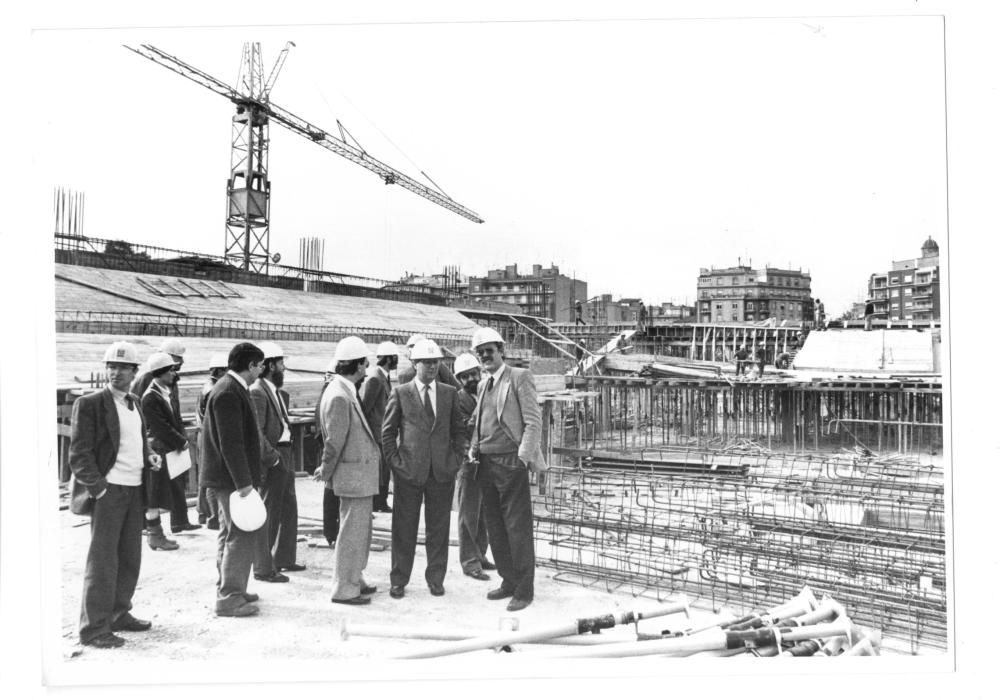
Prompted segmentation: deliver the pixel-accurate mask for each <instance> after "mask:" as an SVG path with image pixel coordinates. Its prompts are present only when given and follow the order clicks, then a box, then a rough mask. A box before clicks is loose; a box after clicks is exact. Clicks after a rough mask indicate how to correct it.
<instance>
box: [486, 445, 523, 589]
mask: <svg viewBox="0 0 1000 700" xmlns="http://www.w3.org/2000/svg"><path fill="white" fill-rule="evenodd" d="M479 487H480V489H481V490H482V492H483V505H484V506H485V507H486V529H487V532H488V533H489V538H490V548H491V549H492V550H493V560H494V562H495V563H496V565H497V573H499V574H500V578H501V579H502V580H503V583H502V584H501V586H502V587H503V588H504V589H505V590H507V591H510V592H512V593H513V594H514V597H515V598H519V599H521V600H532V599H534V597H535V540H534V534H533V532H532V522H531V517H532V516H531V489H530V488H529V486H528V470H527V469H526V468H525V467H524V466H523V465H521V464H520V462H519V461H518V459H517V453H515V452H510V453H506V454H481V455H479Z"/></svg>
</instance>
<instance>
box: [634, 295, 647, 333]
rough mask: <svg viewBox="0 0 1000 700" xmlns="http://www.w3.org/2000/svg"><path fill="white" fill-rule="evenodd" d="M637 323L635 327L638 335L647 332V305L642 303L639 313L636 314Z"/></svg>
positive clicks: (640, 303)
mask: <svg viewBox="0 0 1000 700" xmlns="http://www.w3.org/2000/svg"><path fill="white" fill-rule="evenodd" d="M636 319H637V323H636V325H635V330H636V333H644V332H645V331H646V305H645V304H643V303H642V302H641V301H640V302H639V311H638V313H637V314H636Z"/></svg>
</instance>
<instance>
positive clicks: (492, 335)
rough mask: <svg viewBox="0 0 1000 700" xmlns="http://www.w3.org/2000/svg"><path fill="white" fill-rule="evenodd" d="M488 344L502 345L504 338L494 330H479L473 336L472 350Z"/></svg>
mask: <svg viewBox="0 0 1000 700" xmlns="http://www.w3.org/2000/svg"><path fill="white" fill-rule="evenodd" d="M486 343H500V344H501V345H502V344H503V338H501V337H500V334H499V333H497V332H496V331H495V330H493V329H492V328H477V329H476V332H475V333H473V334H472V348H473V349H475V348H478V347H479V346H480V345H485V344H486Z"/></svg>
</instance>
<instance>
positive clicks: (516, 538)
mask: <svg viewBox="0 0 1000 700" xmlns="http://www.w3.org/2000/svg"><path fill="white" fill-rule="evenodd" d="M472 348H473V349H474V350H475V351H476V354H477V355H478V356H479V361H480V362H481V363H482V364H483V368H484V369H485V370H486V372H487V374H488V379H487V380H486V382H483V383H481V384H480V387H479V402H478V404H477V405H476V411H475V414H474V417H475V425H476V428H475V432H474V433H473V436H472V446H471V447H470V449H469V458H470V459H471V460H478V461H479V472H478V482H479V486H480V488H481V489H482V492H483V502H484V503H485V505H486V528H487V530H488V532H489V538H490V548H491V549H492V550H493V557H494V559H495V560H496V564H497V572H498V573H499V574H500V578H501V579H502V582H501V584H500V587H499V588H496V589H494V590H492V591H490V592H489V593H487V594H486V597H487V598H488V599H489V600H501V599H503V598H511V601H510V603H508V605H507V610H509V611H510V612H516V611H518V610H523V609H524V608H526V607H528V605H530V604H531V601H532V600H533V599H534V596H535V542H534V534H533V532H532V513H531V490H530V488H529V485H528V470H533V471H544V470H545V469H546V468H547V467H546V465H545V459H544V458H543V456H542V451H541V438H542V417H541V410H540V409H539V407H538V395H537V393H536V391H535V379H534V377H532V375H531V372H530V371H528V370H526V369H518V368H516V367H508V366H507V365H506V363H504V359H503V349H504V343H503V338H501V337H500V334H498V333H497V332H496V331H494V330H493V329H492V328H480V329H479V330H477V331H476V332H475V333H474V334H473V335H472Z"/></svg>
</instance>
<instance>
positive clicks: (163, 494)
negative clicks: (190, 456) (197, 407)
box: [139, 352, 188, 551]
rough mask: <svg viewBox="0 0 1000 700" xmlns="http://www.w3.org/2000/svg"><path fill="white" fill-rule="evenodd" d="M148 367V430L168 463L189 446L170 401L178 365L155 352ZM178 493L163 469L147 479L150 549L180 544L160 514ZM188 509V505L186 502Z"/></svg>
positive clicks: (142, 400)
mask: <svg viewBox="0 0 1000 700" xmlns="http://www.w3.org/2000/svg"><path fill="white" fill-rule="evenodd" d="M146 367H147V371H148V372H149V375H150V376H151V377H152V378H153V380H152V381H151V382H150V383H149V386H148V387H147V388H146V393H144V394H143V395H142V397H141V398H140V404H139V405H140V407H141V408H142V416H143V418H144V419H145V420H146V433H147V434H148V435H149V439H150V445H151V446H152V448H153V450H154V451H155V452H156V454H158V455H160V457H161V458H162V459H163V460H164V462H166V466H167V467H168V468H169V466H170V464H169V462H167V453H169V452H174V451H180V450H186V449H187V448H188V439H187V432H186V431H185V429H184V423H183V421H181V419H180V416H178V415H177V414H176V413H174V408H173V406H172V405H171V403H170V390H171V389H172V388H173V386H174V384H175V383H176V382H177V372H176V365H174V360H173V358H172V357H171V356H170V355H168V354H167V353H165V352H154V353H153V354H152V355H150V357H149V359H148V360H146ZM174 498H175V496H174V494H173V493H172V489H171V479H170V474H169V472H168V470H167V469H160V470H159V471H157V472H155V473H154V474H152V475H151V478H150V479H148V480H147V482H146V532H147V542H148V544H149V548H150V549H152V550H153V551H156V550H158V549H162V550H167V551H169V550H174V549H177V547H178V545H177V543H176V542H175V541H174V540H171V539H168V538H167V536H166V535H164V534H163V525H162V524H161V523H160V513H167V512H170V511H171V510H172V509H173V508H174ZM185 510H186V504H185Z"/></svg>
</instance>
